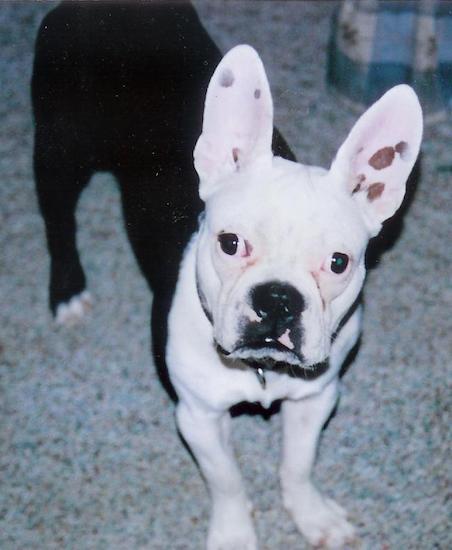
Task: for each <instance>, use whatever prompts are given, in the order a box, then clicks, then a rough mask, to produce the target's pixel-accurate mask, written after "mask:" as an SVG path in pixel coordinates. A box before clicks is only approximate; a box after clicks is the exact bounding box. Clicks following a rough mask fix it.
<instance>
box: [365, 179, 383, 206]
mask: <svg viewBox="0 0 452 550" xmlns="http://www.w3.org/2000/svg"><path fill="white" fill-rule="evenodd" d="M384 188H385V184H384V183H382V182H381V181H379V182H376V183H372V184H370V185H369V188H368V189H367V198H368V200H369V201H370V202H372V201H374V200H375V199H378V198H379V197H381V195H382V193H383V191H384Z"/></svg>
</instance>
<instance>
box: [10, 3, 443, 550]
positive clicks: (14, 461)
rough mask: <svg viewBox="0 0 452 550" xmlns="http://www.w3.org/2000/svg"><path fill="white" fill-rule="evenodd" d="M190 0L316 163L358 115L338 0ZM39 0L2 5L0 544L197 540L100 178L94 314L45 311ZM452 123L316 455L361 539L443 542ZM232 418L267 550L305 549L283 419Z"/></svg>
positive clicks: (194, 500)
mask: <svg viewBox="0 0 452 550" xmlns="http://www.w3.org/2000/svg"><path fill="white" fill-rule="evenodd" d="M199 6H200V13H201V15H202V17H203V20H204V21H205V23H206V25H207V27H208V28H209V30H210V31H211V33H212V34H213V36H214V37H215V38H216V39H217V40H218V42H219V43H220V45H221V46H222V47H223V48H227V47H229V46H232V45H234V44H237V43H239V42H249V43H251V44H252V45H254V46H255V47H256V48H257V49H258V51H259V52H260V53H261V55H262V57H263V59H264V62H265V64H266V67H267V70H268V74H269V79H270V82H271V85H272V89H273V93H274V99H275V106H276V122H277V124H278V125H279V127H280V128H281V129H282V130H283V132H284V133H285V134H286V137H287V138H288V140H289V142H290V143H291V145H292V146H293V147H294V149H295V151H296V152H297V155H298V157H299V159H300V160H302V161H303V162H307V163H316V164H321V165H327V164H328V163H329V162H330V160H331V158H332V156H333V155H334V152H335V150H336V148H337V146H338V145H339V143H340V141H341V140H342V139H343V138H344V137H345V135H346V133H347V132H348V129H349V128H350V126H351V124H352V122H353V120H354V117H355V114H353V113H351V112H350V111H349V110H347V109H345V108H343V107H342V105H341V104H340V103H339V102H338V101H337V99H335V98H334V97H332V96H331V95H329V94H328V93H327V90H326V88H325V82H324V75H325V51H326V44H327V38H328V28H329V20H330V16H331V12H332V8H333V4H331V3H328V2H286V3H284V2H252V3H248V2H221V3H220V2H215V3H207V4H206V3H201V4H199ZM50 7H51V4H49V3H43V2H40V3H37V2H26V3H19V2H5V1H3V2H1V4H0V24H1V28H0V43H1V61H0V79H1V90H0V94H1V99H0V120H1V125H0V126H1V138H0V222H1V225H0V241H1V248H0V250H1V257H0V292H1V313H0V316H1V317H0V323H1V324H0V362H1V364H0V392H1V398H0V419H1V420H0V548H2V549H8V550H12V549H21V550H23V549H28V548H33V549H35V548H36V549H52V548H68V549H70V548H74V549H91V548H95V549H104V548H105V549H132V548H150V549H188V550H190V549H200V548H202V545H203V540H204V537H205V531H206V526H207V518H208V513H209V504H208V500H207V494H206V490H205V487H204V485H203V482H202V480H201V478H200V476H199V474H198V472H197V469H196V467H195V465H194V464H193V462H192V460H191V458H190V457H189V455H188V454H187V452H186V451H185V449H184V448H183V447H182V445H181V443H180V441H179V439H178V437H177V435H176V431H175V428H174V423H173V407H172V404H171V402H170V401H169V399H168V397H167V396H166V394H165V393H164V391H163V389H162V388H161V386H160V384H159V382H158V379H157V377H156V374H155V372H154V370H153V368H152V363H151V359H150V355H149V351H148V348H149V346H150V335H149V306H150V302H151V296H150V295H149V292H148V291H147V289H146V286H145V284H144V281H143V279H142V278H141V276H140V274H139V272H138V269H137V266H136V264H135V261H134V259H133V257H132V254H131V251H130V248H129V245H128V242H127V240H126V237H125V234H124V230H123V227H122V221H121V215H120V209H119V198H118V192H117V190H116V187H115V185H114V181H113V180H112V178H111V177H110V176H109V175H106V174H103V175H98V176H96V178H95V180H94V181H93V184H92V185H91V186H90V187H89V188H88V190H87V191H86V192H85V194H84V195H83V197H82V200H81V204H80V208H79V212H78V213H79V215H78V219H79V222H80V231H79V245H80V249H81V256H82V260H83V263H84V266H85V268H86V272H87V275H88V279H89V287H90V289H91V291H92V293H93V295H94V297H95V300H96V303H95V307H94V309H93V311H92V313H91V314H90V316H89V317H88V318H87V319H86V322H85V323H84V324H82V325H80V326H78V327H76V328H73V329H59V328H56V327H55V326H54V324H53V323H52V319H51V318H50V315H49V312H48V310H47V278H48V257H47V252H46V246H45V241H44V228H43V223H42V220H41V218H40V215H39V213H38V210H37V203H36V197H35V194H34V188H33V175H32V168H31V154H32V143H33V135H32V129H33V125H32V119H31V113H30V102H29V80H30V74H31V63H32V56H33V43H34V37H35V34H36V30H37V27H38V25H39V22H40V20H41V18H42V17H43V15H44V14H45V13H46V12H47V11H48V10H49V8H50ZM200 93H202V91H201V90H200ZM451 126H452V125H451V120H450V118H449V119H448V120H447V121H444V122H442V123H440V124H436V125H434V126H432V127H430V128H428V129H427V131H426V136H425V141H424V145H423V152H424V155H423V164H422V172H421V177H420V179H419V184H418V188H417V192H416V194H415V197H414V201H413V203H412V205H411V207H410V208H409V210H408V212H407V213H406V216H405V224H404V228H403V231H402V233H401V235H400V237H399V238H398V240H397V241H396V243H395V244H394V246H393V247H392V248H391V249H390V250H389V251H387V252H386V253H385V254H384V255H383V256H382V257H381V261H380V262H379V264H378V266H377V267H376V268H375V269H373V270H372V271H371V273H370V275H369V278H368V282H367V287H366V293H365V298H366V311H365V327H364V329H365V332H364V338H363V341H362V346H361V349H360V352H359V355H358V357H357V359H356V361H355V363H354V364H353V366H352V367H351V369H350V370H349V372H348V373H347V375H346V376H345V378H344V381H343V395H342V400H341V403H340V408H339V412H338V414H337V415H336V417H335V418H334V419H333V420H332V422H331V423H330V425H329V427H328V429H327V430H326V432H325V434H324V437H323V441H322V446H321V450H320V456H319V460H318V463H317V467H316V478H317V480H318V482H319V484H320V485H321V486H322V487H323V489H324V490H325V491H326V492H327V493H328V494H330V495H332V496H333V497H335V498H336V499H337V500H338V501H339V502H340V503H341V504H343V505H344V506H346V507H347V509H348V510H349V511H350V514H351V517H352V520H353V521H354V523H355V524H356V525H357V527H358V533H359V536H360V539H361V547H362V548H365V549H414V548H421V549H430V548H443V549H446V548H451V547H452V537H451V535H450V531H449V525H448V522H449V520H450V512H451V508H450V498H448V496H447V482H448V478H449V479H450V450H449V448H448V444H449V443H450V417H448V416H447V415H448V407H449V406H450V385H449V386H448V382H449V383H450V373H451V369H450V364H451V359H450V356H451V352H452V350H451V336H450V334H451V331H450V329H451V301H452V300H451V299H452V295H451V286H450V280H451V278H450V273H451V261H450V256H451V252H450V242H451V234H450V225H449V224H448V221H449V220H450V215H451V214H450V212H451V211H452V204H451V187H450V186H451V183H452V174H451V171H450V167H451V164H452V158H451V146H452V140H451V138H452V129H451ZM448 377H449V380H448ZM234 427H235V432H234V439H235V443H236V448H237V454H238V458H239V461H240V463H241V466H242V469H243V471H244V476H245V480H246V484H247V487H248V490H249V493H250V495H251V497H252V499H253V501H254V503H255V506H256V512H255V521H256V525H257V530H258V536H259V539H260V542H261V548H262V549H268V550H279V549H283V548H284V549H290V550H292V549H293V550H295V549H303V548H305V545H304V542H303V541H302V540H301V538H300V536H299V535H298V534H297V533H296V531H295V529H294V527H293V525H292V523H291V522H290V520H289V518H288V516H287V515H286V513H285V512H284V511H283V509H282V505H281V499H280V494H279V489H278V482H277V461H278V452H279V443H280V435H279V434H280V432H279V428H280V418H279V416H278V415H275V416H273V417H272V418H271V419H270V420H268V421H265V420H263V419H262V418H260V417H254V418H251V417H243V416H242V417H239V418H237V419H235V420H234Z"/></svg>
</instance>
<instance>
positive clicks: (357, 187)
mask: <svg viewBox="0 0 452 550" xmlns="http://www.w3.org/2000/svg"><path fill="white" fill-rule="evenodd" d="M356 180H357V181H356V185H355V187H354V188H353V191H352V195H353V194H355V193H357V192H358V191H360V190H361V184H362V183H363V182H364V181H366V176H365V175H364V174H359V175H358V176H357V178H356Z"/></svg>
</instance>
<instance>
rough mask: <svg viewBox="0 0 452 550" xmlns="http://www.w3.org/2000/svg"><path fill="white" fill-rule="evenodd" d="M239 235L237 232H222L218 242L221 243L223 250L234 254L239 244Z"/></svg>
mask: <svg viewBox="0 0 452 550" xmlns="http://www.w3.org/2000/svg"><path fill="white" fill-rule="evenodd" d="M239 240H240V239H239V236H238V235H236V234H235V233H220V234H219V235H218V242H219V243H220V246H221V250H222V251H223V252H224V253H225V254H228V255H229V256H234V254H235V253H236V252H237V249H238V246H239Z"/></svg>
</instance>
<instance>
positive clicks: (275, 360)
mask: <svg viewBox="0 0 452 550" xmlns="http://www.w3.org/2000/svg"><path fill="white" fill-rule="evenodd" d="M217 351H218V353H219V354H220V355H222V356H223V357H225V358H226V359H227V360H239V361H241V362H242V363H244V364H245V365H247V366H248V367H250V368H251V369H253V370H255V371H256V373H257V374H258V378H259V377H260V376H263V372H264V371H272V372H276V373H279V374H287V375H288V376H290V377H292V378H301V379H304V380H314V379H316V378H318V377H319V376H321V375H322V374H324V373H325V372H326V371H327V370H328V367H329V361H328V358H326V359H324V360H323V361H320V362H318V363H313V364H308V363H306V361H305V359H304V358H303V356H302V355H301V354H298V353H296V352H295V351H293V350H291V349H289V348H287V347H286V346H284V345H283V344H281V343H280V342H278V341H276V340H273V339H268V341H265V342H264V343H263V344H262V343H258V342H256V343H249V342H247V343H246V344H244V345H240V346H238V347H237V348H235V349H234V350H233V351H227V350H225V349H224V348H223V347H222V346H220V345H219V344H217Z"/></svg>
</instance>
